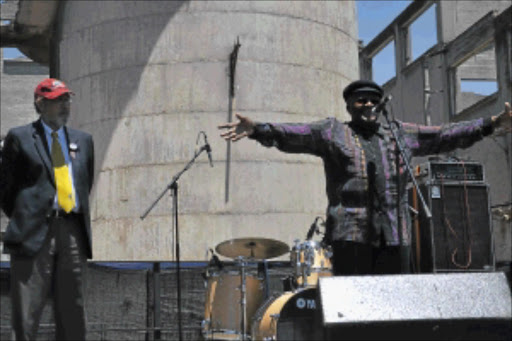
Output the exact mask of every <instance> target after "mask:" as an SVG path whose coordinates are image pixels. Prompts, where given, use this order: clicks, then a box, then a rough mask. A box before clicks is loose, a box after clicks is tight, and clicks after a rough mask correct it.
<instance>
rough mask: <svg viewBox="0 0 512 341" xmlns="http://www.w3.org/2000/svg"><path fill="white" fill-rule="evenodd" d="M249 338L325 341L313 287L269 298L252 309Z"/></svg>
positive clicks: (317, 295) (318, 302)
mask: <svg viewBox="0 0 512 341" xmlns="http://www.w3.org/2000/svg"><path fill="white" fill-rule="evenodd" d="M251 326H252V328H251V337H252V338H251V340H325V337H326V334H325V330H324V327H323V323H322V311H321V306H320V297H319V293H318V290H317V288H303V289H299V290H297V291H288V292H284V293H280V294H275V295H274V296H272V297H270V298H269V299H268V300H267V301H265V303H263V305H262V306H261V307H260V308H259V309H258V310H257V311H256V313H255V315H254V317H253V320H252V324H251Z"/></svg>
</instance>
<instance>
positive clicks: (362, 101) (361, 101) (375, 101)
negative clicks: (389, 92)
mask: <svg viewBox="0 0 512 341" xmlns="http://www.w3.org/2000/svg"><path fill="white" fill-rule="evenodd" d="M368 102H371V103H372V104H373V105H377V104H379V102H380V100H379V99H378V98H367V97H359V98H358V99H356V100H355V103H358V104H363V105H364V104H366V103H368Z"/></svg>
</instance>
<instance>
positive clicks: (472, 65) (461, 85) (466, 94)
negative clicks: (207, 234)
mask: <svg viewBox="0 0 512 341" xmlns="http://www.w3.org/2000/svg"><path fill="white" fill-rule="evenodd" d="M454 86H455V89H454V90H455V91H454V93H455V112H456V113H457V114H459V113H460V112H461V111H463V110H464V109H466V108H469V107H470V106H472V105H473V104H475V103H477V102H479V101H480V100H482V99H483V98H485V97H487V96H489V95H492V94H494V93H495V92H496V91H498V81H497V75H496V55H495V52H494V42H491V43H490V44H488V45H487V46H485V48H484V49H482V50H480V51H479V52H478V53H475V54H473V55H471V56H470V57H469V58H468V59H466V60H465V61H464V62H463V63H461V64H460V65H458V66H457V67H456V68H455V72H454Z"/></svg>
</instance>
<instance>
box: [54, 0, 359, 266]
mask: <svg viewBox="0 0 512 341" xmlns="http://www.w3.org/2000/svg"><path fill="white" fill-rule="evenodd" d="M58 32H59V36H58V37H57V38H56V39H57V41H58V45H59V50H60V51H59V56H60V61H59V63H58V64H59V73H60V78H62V79H63V80H64V81H66V82H67V83H68V84H69V85H70V86H71V88H72V89H73V90H74V91H75V92H76V94H77V96H76V98H75V99H74V102H73V117H72V120H71V122H70V124H71V126H74V127H76V128H79V129H83V130H85V131H88V132H90V133H92V134H93V136H94V139H95V147H96V182H95V183H96V184H95V186H94V189H93V194H92V198H91V199H92V203H93V212H92V213H93V215H92V216H93V235H94V258H95V259H97V260H98V259H118V260H129V259H139V260H155V259H163V260H173V259H174V243H175V240H174V230H173V225H172V205H171V199H170V198H169V196H165V197H164V198H163V199H162V201H161V202H160V203H159V204H158V205H157V206H156V207H155V209H154V210H153V211H152V212H151V213H150V215H149V216H148V217H147V218H146V219H145V220H143V221H141V219H139V216H140V215H141V214H142V213H143V212H144V211H145V210H146V208H147V207H148V206H149V205H150V204H151V203H152V202H153V201H154V200H155V199H156V198H157V196H158V195H159V194H160V192H161V191H163V190H164V189H165V187H166V185H167V184H168V183H169V182H170V181H171V179H172V176H173V175H174V174H176V173H178V171H180V170H181V169H182V168H183V167H184V166H185V164H186V163H187V162H188V161H189V160H190V159H191V158H192V156H193V153H194V150H195V148H196V137H197V135H198V133H199V131H205V132H206V133H207V135H208V136H209V141H210V143H211V146H212V149H213V158H214V165H215V166H214V168H210V167H209V165H208V160H207V157H206V154H204V155H202V156H201V157H200V158H199V159H198V160H197V162H196V163H195V164H194V166H193V167H192V168H191V169H190V170H189V171H187V172H186V173H185V174H184V175H183V176H182V178H181V180H180V181H179V213H180V215H179V234H180V236H179V237H180V238H179V239H180V240H179V241H180V243H181V257H182V260H198V259H205V251H206V250H207V248H210V247H215V246H216V245H217V244H219V243H220V242H223V241H225V240H229V239H232V238H238V237H267V238H273V239H277V240H281V241H283V242H285V243H288V244H290V245H292V244H293V240H294V239H297V238H298V239H304V238H305V234H306V232H307V229H308V228H309V226H310V224H311V223H312V221H313V220H314V218H315V217H316V216H318V215H322V216H323V215H324V214H325V208H326V205H327V202H326V196H325V181H324V174H323V167H322V164H321V162H320V160H319V159H316V158H313V157H309V156H303V155H285V154H282V153H280V152H278V151H276V150H275V149H272V150H269V149H265V148H263V147H261V146H259V145H257V144H256V143H255V142H254V141H249V140H244V141H241V142H238V143H236V144H233V145H232V148H231V155H230V156H228V155H227V144H226V142H224V141H223V140H222V139H221V138H219V137H218V134H219V131H218V130H217V128H216V127H217V125H219V124H221V123H223V122H226V121H227V120H228V104H229V101H228V84H229V83H228V81H229V77H228V74H229V55H230V53H231V51H232V50H233V46H234V43H235V41H236V39H237V37H239V39H240V43H241V45H242V46H241V48H240V51H239V55H238V64H237V68H236V99H235V103H234V109H235V111H236V112H240V113H241V114H245V115H249V116H250V117H252V118H254V119H255V120H260V121H312V120H316V119H321V118H325V117H327V116H337V117H339V118H341V119H343V118H346V113H345V112H344V110H345V109H344V107H345V105H344V103H343V100H342V98H341V92H342V90H343V88H344V87H345V86H346V85H347V84H348V83H349V82H351V81H352V80H354V79H356V78H357V77H358V61H357V58H358V57H357V29H356V17H355V4H354V2H330V1H327V2H316V1H312V2H309V1H304V2H303V1H298V2H288V1H286V2H282V1H268V2H248V1H212V2H204V1H177V2H167V1H166V2H164V1H144V2H139V1H122V2H120V1H102V2H97V1H68V2H66V4H65V6H63V8H62V13H61V20H60V27H59V28H58ZM201 144H202V143H201V142H200V144H199V146H200V145H201ZM229 157H230V158H231V164H230V178H229V179H228V181H229V186H230V193H229V201H228V202H225V200H224V198H225V194H226V193H225V187H226V167H227V161H226V160H227V159H228V158H229ZM286 257H289V256H286Z"/></svg>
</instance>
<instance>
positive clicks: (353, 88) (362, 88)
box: [343, 80, 384, 101]
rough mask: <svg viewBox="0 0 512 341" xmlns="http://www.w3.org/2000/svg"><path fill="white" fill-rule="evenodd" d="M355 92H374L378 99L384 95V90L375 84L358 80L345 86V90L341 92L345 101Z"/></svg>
mask: <svg viewBox="0 0 512 341" xmlns="http://www.w3.org/2000/svg"><path fill="white" fill-rule="evenodd" d="M356 92H375V93H377V94H378V95H379V96H380V97H382V95H383V94H384V90H382V88H381V87H380V86H378V85H377V83H375V82H372V81H368V80H359V81H355V82H352V83H350V84H349V85H347V87H346V88H345V90H343V98H344V99H345V101H346V100H347V98H348V97H349V96H350V95H352V94H353V93H356Z"/></svg>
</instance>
